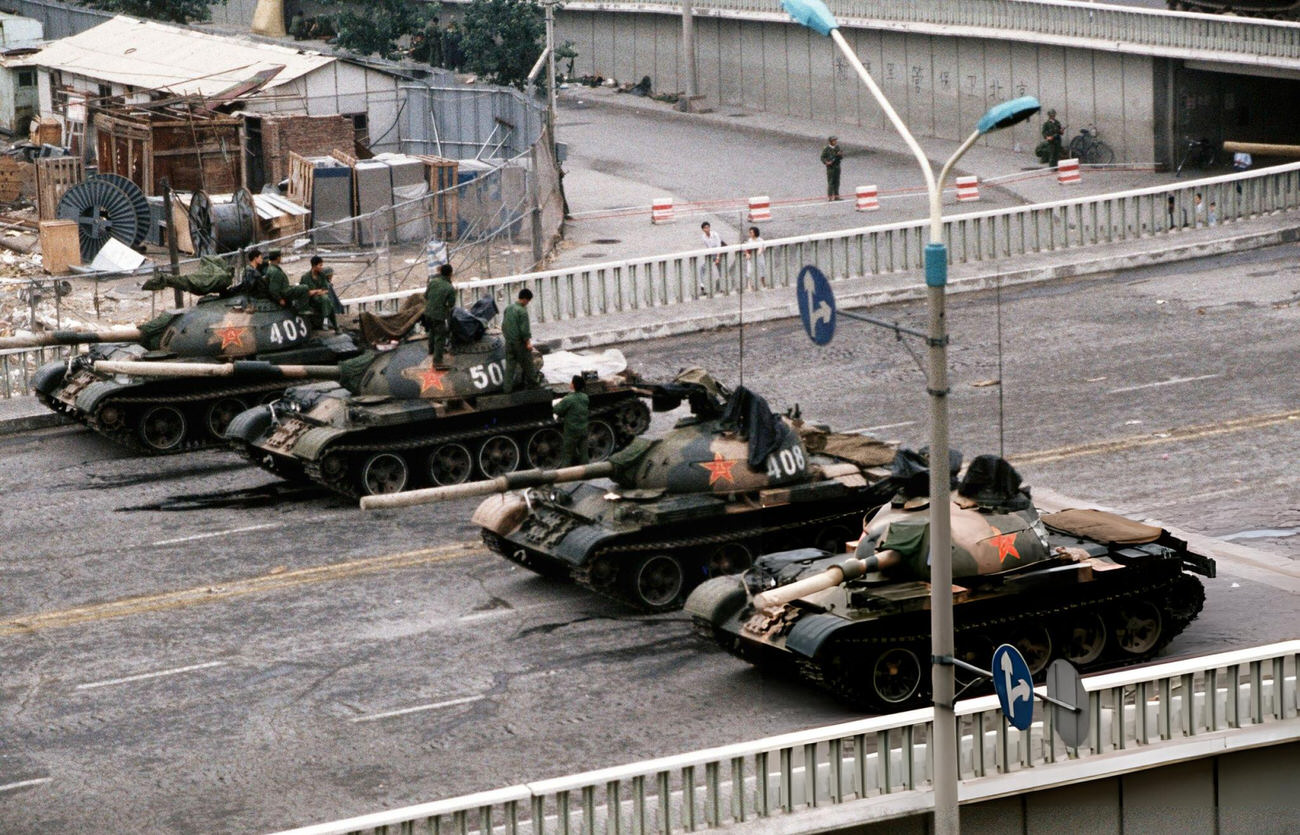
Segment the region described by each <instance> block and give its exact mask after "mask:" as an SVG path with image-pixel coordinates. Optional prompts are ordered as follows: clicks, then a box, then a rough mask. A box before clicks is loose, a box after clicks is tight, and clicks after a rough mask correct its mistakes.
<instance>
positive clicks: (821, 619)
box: [785, 614, 853, 658]
mask: <svg viewBox="0 0 1300 835" xmlns="http://www.w3.org/2000/svg"><path fill="white" fill-rule="evenodd" d="M852 624H853V621H850V620H845V619H844V618H842V617H839V616H837V615H827V614H812V615H804V616H803V617H801V618H799V620H797V621H795V624H794V626H792V627H791V628H790V632H789V634H787V635H786V636H785V648H786V649H788V650H790V651H791V652H793V653H795V654H796V655H802V656H804V657H805V658H816V657H817V653H818V652H819V651H821V648H822V647H823V646H825V645H826V642H827V639H829V638H830V637H831V635H833V634H835V633H836V632H837V631H839V630H840V629H843V628H844V627H846V626H851V625H852Z"/></svg>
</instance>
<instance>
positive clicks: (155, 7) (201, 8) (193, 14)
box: [85, 0, 226, 23]
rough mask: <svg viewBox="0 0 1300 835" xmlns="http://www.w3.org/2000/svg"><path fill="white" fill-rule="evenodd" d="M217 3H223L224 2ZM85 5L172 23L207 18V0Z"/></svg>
mask: <svg viewBox="0 0 1300 835" xmlns="http://www.w3.org/2000/svg"><path fill="white" fill-rule="evenodd" d="M218 2H221V3H225V2H226V0H218ZM85 3H86V5H87V6H92V7H94V8H96V9H103V10H104V11H106V12H117V13H119V14H128V15H131V16H132V17H145V18H149V19H151V20H170V21H172V22H174V23H189V22H190V21H193V20H207V19H208V17H209V14H208V2H207V0H85Z"/></svg>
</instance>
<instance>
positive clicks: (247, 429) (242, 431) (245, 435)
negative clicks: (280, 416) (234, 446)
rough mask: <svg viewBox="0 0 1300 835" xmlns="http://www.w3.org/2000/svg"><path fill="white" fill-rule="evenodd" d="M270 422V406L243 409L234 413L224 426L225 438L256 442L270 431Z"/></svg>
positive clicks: (250, 442)
mask: <svg viewBox="0 0 1300 835" xmlns="http://www.w3.org/2000/svg"><path fill="white" fill-rule="evenodd" d="M272 422H273V420H272V417H271V407H270V406H254V407H253V408H251V409H245V410H244V411H242V412H240V413H239V414H237V415H235V417H234V418H233V419H232V420H231V421H230V423H229V424H228V425H227V426H226V438H227V439H228V440H232V441H234V440H238V441H243V442H245V443H249V444H254V443H257V442H258V441H260V440H262V438H264V437H265V436H266V433H267V432H269V431H271V424H272Z"/></svg>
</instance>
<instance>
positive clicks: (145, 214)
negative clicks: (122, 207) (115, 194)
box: [88, 173, 152, 246]
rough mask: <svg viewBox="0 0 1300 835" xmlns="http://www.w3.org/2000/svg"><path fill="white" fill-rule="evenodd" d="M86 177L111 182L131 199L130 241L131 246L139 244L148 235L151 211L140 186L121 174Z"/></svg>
mask: <svg viewBox="0 0 1300 835" xmlns="http://www.w3.org/2000/svg"><path fill="white" fill-rule="evenodd" d="M88 179H91V180H103V181H105V182H107V183H111V184H112V185H114V186H117V188H118V189H119V190H120V191H121V192H122V193H123V194H125V195H126V199H127V200H130V201H131V206H132V208H134V209H135V217H136V231H135V240H134V241H132V242H131V246H139V245H140V244H142V243H144V240H145V238H147V237H149V224H150V217H151V215H152V213H151V212H150V211H149V199H148V198H147V197H145V196H144V192H143V191H142V190H141V189H140V187H139V186H138V185H136V184H135V183H133V182H131V181H130V180H128V179H127V178H126V177H123V176H122V175H121V174H107V173H105V174H93V175H91V176H90V177H89V178H88Z"/></svg>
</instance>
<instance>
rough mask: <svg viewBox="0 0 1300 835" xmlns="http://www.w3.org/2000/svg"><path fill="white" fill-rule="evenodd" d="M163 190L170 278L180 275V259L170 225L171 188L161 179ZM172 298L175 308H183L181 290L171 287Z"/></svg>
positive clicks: (164, 178)
mask: <svg viewBox="0 0 1300 835" xmlns="http://www.w3.org/2000/svg"><path fill="white" fill-rule="evenodd" d="M162 190H163V217H165V218H167V257H168V258H170V259H171V262H172V276H178V275H180V274H181V258H180V254H179V253H178V252H177V250H176V229H175V224H174V223H172V187H171V183H169V182H167V178H166V177H163V179H162ZM172 298H174V299H175V300H176V306H177V307H184V306H185V296H184V294H182V293H181V288H179V287H175V286H173V287H172Z"/></svg>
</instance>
